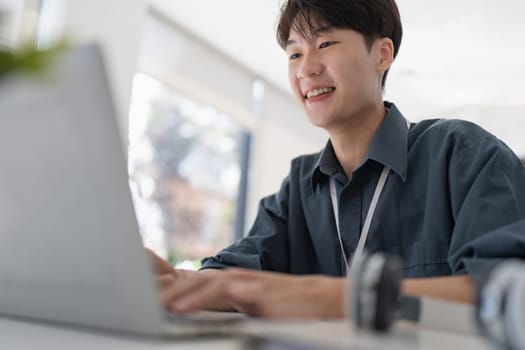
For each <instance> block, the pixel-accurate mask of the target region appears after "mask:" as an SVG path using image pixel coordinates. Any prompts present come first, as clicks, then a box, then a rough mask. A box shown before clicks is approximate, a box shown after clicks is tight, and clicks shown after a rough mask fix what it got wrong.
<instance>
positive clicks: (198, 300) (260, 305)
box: [162, 268, 345, 318]
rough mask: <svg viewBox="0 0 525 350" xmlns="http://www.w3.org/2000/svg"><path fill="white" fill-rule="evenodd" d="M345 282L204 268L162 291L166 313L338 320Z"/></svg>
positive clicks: (341, 307)
mask: <svg viewBox="0 0 525 350" xmlns="http://www.w3.org/2000/svg"><path fill="white" fill-rule="evenodd" d="M344 287H345V281H344V279H341V278H333V277H324V276H292V275H287V274H281V273H272V272H261V271H253V270H245V269H233V268H230V269H225V270H204V271H200V272H198V273H196V274H195V275H192V276H191V277H190V278H185V279H184V281H181V283H179V281H177V283H173V284H172V285H171V286H170V287H168V288H165V289H164V290H163V293H162V298H163V301H164V303H165V305H166V306H167V308H168V309H169V310H170V311H172V312H177V313H188V312H192V311H196V310H201V309H208V310H209V309H212V310H237V311H240V312H244V313H246V314H248V315H252V316H257V317H269V318H341V317H343V298H344Z"/></svg>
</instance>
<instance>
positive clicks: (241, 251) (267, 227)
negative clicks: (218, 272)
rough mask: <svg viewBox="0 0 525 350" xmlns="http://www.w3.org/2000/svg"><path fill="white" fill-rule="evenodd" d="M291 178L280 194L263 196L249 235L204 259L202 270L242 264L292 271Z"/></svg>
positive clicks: (249, 266) (272, 269)
mask: <svg viewBox="0 0 525 350" xmlns="http://www.w3.org/2000/svg"><path fill="white" fill-rule="evenodd" d="M289 191H290V180H289V176H288V177H286V178H285V179H284V181H283V183H282V185H281V189H280V190H279V192H278V193H276V194H274V195H272V196H269V197H266V198H263V199H262V200H261V201H260V203H259V209H258V213H257V217H256V219H255V222H254V224H253V226H252V228H251V229H250V231H249V232H248V235H247V236H246V237H244V238H242V239H240V240H239V241H237V242H235V243H234V244H232V245H230V246H229V247H227V248H225V249H223V250H222V251H220V252H219V253H218V254H217V255H216V256H212V257H207V258H205V259H203V260H202V269H207V268H224V267H242V268H248V269H254V270H268V271H279V272H288V270H289V262H288V260H289V258H288V238H287V237H288V236H287V222H288V205H289Z"/></svg>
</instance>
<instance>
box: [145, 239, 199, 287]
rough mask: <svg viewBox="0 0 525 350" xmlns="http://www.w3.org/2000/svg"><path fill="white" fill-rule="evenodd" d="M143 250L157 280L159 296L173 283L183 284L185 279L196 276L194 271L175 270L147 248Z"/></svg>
mask: <svg viewBox="0 0 525 350" xmlns="http://www.w3.org/2000/svg"><path fill="white" fill-rule="evenodd" d="M145 249H146V252H147V254H148V255H149V257H150V259H151V262H152V265H153V269H154V271H155V276H156V279H157V286H158V288H159V290H160V292H161V295H162V293H163V291H164V290H166V289H167V288H170V287H171V286H172V285H174V284H175V283H184V282H182V281H183V280H184V279H185V278H188V277H191V276H192V275H196V274H197V272H195V271H190V270H182V269H175V268H174V267H173V266H172V265H171V264H170V263H169V262H167V261H166V260H164V259H162V258H161V257H159V256H158V255H157V254H155V253H154V252H153V251H151V250H150V249H148V248H145Z"/></svg>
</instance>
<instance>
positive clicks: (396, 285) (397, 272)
mask: <svg viewBox="0 0 525 350" xmlns="http://www.w3.org/2000/svg"><path fill="white" fill-rule="evenodd" d="M402 277H403V276H402V272H401V261H400V260H399V258H397V257H394V256H387V257H386V259H385V262H384V265H383V269H382V271H381V277H380V279H379V283H378V286H377V301H376V315H375V320H374V324H373V329H375V330H377V331H380V332H386V331H388V330H389V329H390V327H391V326H392V323H393V322H394V319H395V317H396V315H397V313H398V311H399V307H400V298H401V279H402Z"/></svg>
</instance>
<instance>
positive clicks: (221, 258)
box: [203, 103, 525, 280]
mask: <svg viewBox="0 0 525 350" xmlns="http://www.w3.org/2000/svg"><path fill="white" fill-rule="evenodd" d="M385 105H386V106H387V107H388V108H389V112H388V114H387V116H386V117H385V119H384V121H383V123H382V124H381V126H380V128H379V129H378V132H377V133H376V135H375V137H374V139H373V140H372V143H371V146H370V148H369V150H368V153H367V155H366V158H365V161H364V162H363V164H362V165H361V166H360V167H359V168H358V169H356V170H355V171H354V172H353V174H352V178H351V180H350V181H348V179H347V177H346V175H345V173H344V171H343V170H342V168H341V166H340V164H339V162H338V161H337V158H336V156H335V153H334V150H333V148H332V145H331V143H330V142H328V144H327V145H326V147H325V148H324V150H323V151H322V152H321V153H319V154H314V155H306V156H302V157H299V158H296V159H294V160H293V161H292V164H291V170H290V173H289V175H288V176H287V177H286V178H285V179H284V181H283V183H282V186H281V189H280V191H279V192H278V193H276V194H275V195H272V196H269V197H266V198H264V199H262V200H261V202H260V206H259V211H258V214H257V218H256V220H255V223H254V225H253V226H252V228H251V229H250V231H249V233H248V235H247V236H246V237H245V238H243V239H241V240H239V241H238V242H236V243H234V244H233V245H231V246H229V247H228V248H226V249H224V250H223V251H221V252H219V253H218V254H217V255H216V256H215V257H209V258H206V259H204V260H203V268H222V267H227V266H238V267H245V268H250V269H262V270H270V271H279V272H287V273H294V274H325V275H333V276H342V275H344V274H345V266H344V259H343V257H342V251H341V246H340V243H339V239H338V235H337V229H336V224H335V219H334V212H333V208H332V203H331V199H330V189H329V178H330V177H334V178H335V180H336V186H337V190H338V199H339V222H340V230H341V235H342V241H343V246H344V248H345V251H346V254H347V255H348V256H351V255H352V254H353V252H354V250H355V248H356V246H357V242H358V240H359V236H360V233H361V228H362V226H363V222H364V220H365V216H366V214H367V211H368V208H369V205H370V202H371V199H372V195H373V192H374V190H375V187H376V184H377V181H378V178H379V175H380V173H381V170H382V169H383V166H385V165H386V166H388V167H389V168H390V169H391V171H390V174H389V177H388V179H387V182H386V184H385V187H384V190H383V192H382V194H381V197H380V199H379V203H378V205H377V209H376V211H375V214H374V217H373V220H372V225H371V228H370V233H369V235H368V239H367V241H366V251H367V252H368V253H373V252H377V251H384V252H388V253H392V254H396V255H398V256H400V257H401V258H402V260H403V270H404V275H405V277H430V276H442V275H450V274H463V273H469V274H471V276H472V277H473V278H474V279H475V280H479V279H480V277H481V275H482V274H483V273H484V272H485V270H486V269H487V268H489V267H490V266H491V265H493V264H494V263H495V262H497V261H498V259H501V258H504V257H521V258H523V257H525V220H524V219H525V167H524V166H523V165H522V164H521V162H520V160H519V159H518V158H517V157H516V155H515V154H514V153H513V152H512V151H511V150H510V149H509V148H508V147H507V146H506V145H505V144H504V143H503V142H501V141H500V140H498V139H497V138H496V137H494V136H493V135H491V134H490V133H488V132H487V131H485V130H483V129H482V128H480V127H478V126H476V125H474V124H472V123H469V122H466V121H461V120H442V119H439V120H426V121H422V122H419V123H412V124H411V125H410V127H409V128H407V124H406V121H405V119H404V117H403V116H402V115H401V113H400V112H399V111H398V109H397V108H396V107H395V105H394V104H391V103H385ZM520 220H523V221H520Z"/></svg>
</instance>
